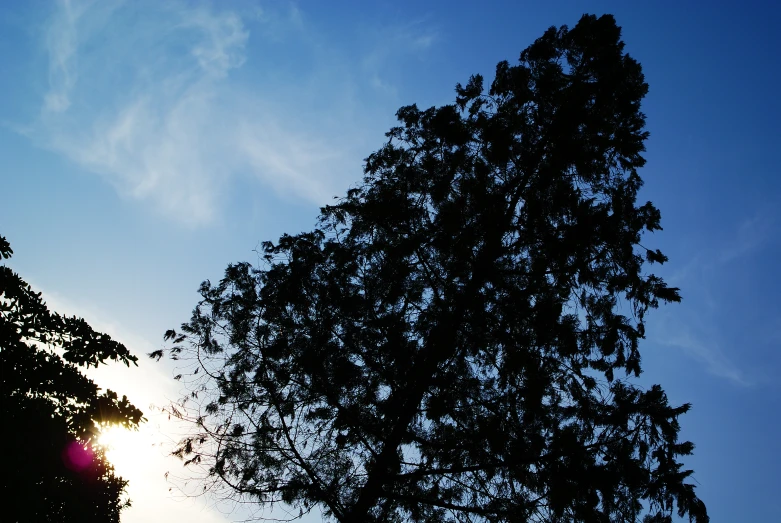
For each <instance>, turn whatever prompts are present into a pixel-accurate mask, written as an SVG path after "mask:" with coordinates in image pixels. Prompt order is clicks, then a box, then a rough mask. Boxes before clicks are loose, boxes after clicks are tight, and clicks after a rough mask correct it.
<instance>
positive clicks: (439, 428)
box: [151, 15, 708, 523]
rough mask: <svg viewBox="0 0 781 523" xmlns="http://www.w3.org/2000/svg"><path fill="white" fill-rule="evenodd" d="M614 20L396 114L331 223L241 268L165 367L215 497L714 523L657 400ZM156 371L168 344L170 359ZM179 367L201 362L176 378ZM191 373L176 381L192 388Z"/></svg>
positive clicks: (643, 225)
mask: <svg viewBox="0 0 781 523" xmlns="http://www.w3.org/2000/svg"><path fill="white" fill-rule="evenodd" d="M623 47H624V44H623V42H622V41H621V39H620V28H619V27H617V26H616V24H615V20H614V19H613V17H612V16H602V17H599V18H597V17H595V16H588V15H586V16H584V17H583V18H582V19H581V20H580V22H579V23H578V24H577V25H576V26H575V27H574V28H572V29H571V30H570V29H568V28H567V27H566V26H564V27H561V28H551V29H549V30H548V31H546V32H545V33H544V35H543V36H542V37H541V38H539V39H538V40H536V41H535V42H534V44H533V45H531V46H530V47H529V48H527V49H526V50H525V51H523V52H522V53H521V55H520V61H519V63H518V64H517V65H510V64H508V63H507V62H501V63H499V64H498V66H497V68H496V76H495V78H494V80H493V82H492V83H491V85H490V88H489V89H488V90H487V92H486V90H485V89H484V87H483V78H482V77H481V76H479V75H476V76H473V77H471V78H470V80H469V82H468V83H467V84H466V85H465V86H462V85H458V86H457V88H456V93H457V96H456V103H455V104H454V105H446V106H443V107H433V108H430V109H427V110H420V109H418V108H417V107H416V106H414V105H412V106H408V107H403V108H401V109H400V110H399V111H398V114H397V115H398V118H399V121H400V125H399V126H398V127H394V128H393V129H391V130H390V132H389V133H387V137H388V142H387V143H386V144H385V146H384V147H382V148H381V149H380V150H378V151H377V152H375V153H374V154H372V155H371V156H369V157H368V158H367V160H366V164H365V177H364V181H363V184H361V185H360V186H359V187H357V188H354V189H351V190H350V191H349V192H348V193H347V196H346V197H345V198H343V199H341V200H339V201H338V202H337V203H336V204H335V205H332V206H327V207H325V208H323V209H322V212H321V215H320V218H319V224H318V227H317V228H316V229H315V230H314V231H312V232H307V233H303V234H298V235H295V236H290V235H284V236H282V237H281V238H280V240H279V241H278V242H277V243H276V244H273V243H270V242H267V243H265V244H264V245H263V254H264V264H263V265H262V266H261V267H260V268H254V267H252V266H251V265H250V264H248V263H238V264H233V265H230V266H229V267H228V269H227V270H226V272H225V277H224V279H222V280H221V281H220V282H219V284H217V285H212V284H211V283H210V282H208V281H207V282H204V284H203V285H202V286H201V289H200V293H201V296H202V300H201V301H200V303H199V304H198V306H197V307H196V309H195V311H194V313H193V316H192V319H191V320H190V321H189V322H188V323H186V324H184V325H183V326H182V328H181V333H176V332H175V331H169V332H168V333H167V335H166V337H167V338H168V339H170V340H172V341H173V345H172V346H171V348H170V352H171V355H172V356H173V357H174V358H175V359H178V360H180V361H182V362H189V364H190V365H191V366H189V367H186V368H187V369H189V371H185V376H187V378H186V380H185V381H186V383H187V385H188V391H189V396H188V397H187V398H184V399H183V400H182V402H181V403H180V404H179V405H176V406H174V407H173V408H172V411H173V413H174V414H175V415H179V416H181V417H183V418H186V419H189V420H191V421H193V422H194V423H195V424H196V426H197V428H195V429H194V430H193V433H192V434H191V435H190V436H189V437H187V438H185V439H184V440H183V441H182V442H181V445H180V447H179V448H178V450H177V453H178V455H180V456H181V457H183V458H187V463H190V464H201V466H202V467H205V469H206V471H207V473H208V478H209V479H210V480H212V481H213V485H214V486H218V487H223V488H226V489H227V491H228V492H234V493H238V494H241V495H246V496H250V497H252V498H254V499H255V500H256V501H258V502H260V503H261V504H262V505H264V506H267V505H269V504H274V503H276V502H278V501H283V502H286V503H288V504H291V505H292V506H294V507H297V508H299V509H300V512H299V514H303V513H305V512H308V511H309V510H311V508H312V507H314V506H319V507H320V508H321V509H322V511H323V513H324V514H325V515H326V516H327V517H331V518H332V519H334V520H337V521H341V522H348V521H349V522H353V521H354V522H358V521H548V522H558V521H584V522H585V521H589V522H590V521H605V522H608V521H616V522H618V521H621V522H624V521H632V522H633V521H638V520H640V519H642V520H643V521H647V522H663V521H671V520H672V519H671V518H672V517H673V514H674V513H675V512H677V513H678V514H679V515H680V516H687V515H688V516H689V518H690V519H691V520H696V521H697V522H700V523H702V522H706V521H708V516H707V514H706V510H705V506H704V504H703V503H702V502H701V501H700V500H699V499H698V498H697V496H696V495H695V493H694V487H693V486H692V485H691V484H689V483H687V482H686V478H687V477H688V476H690V474H691V471H689V470H684V469H683V468H682V464H681V463H680V462H679V461H678V459H679V457H680V456H685V455H688V454H690V453H691V451H692V449H693V445H692V444H691V443H689V442H680V441H678V432H679V425H678V417H679V416H680V415H681V414H683V413H685V412H686V411H687V410H688V409H689V405H683V406H671V405H669V404H668V401H667V398H666V396H665V393H664V392H663V390H662V389H661V387H659V386H658V385H657V386H653V387H651V388H650V389H648V390H643V389H641V388H639V387H638V386H636V385H635V384H633V380H632V377H633V376H638V375H639V374H640V372H641V367H640V352H639V350H638V342H639V340H640V339H641V338H643V337H644V327H643V325H644V318H645V314H646V312H647V311H648V310H649V309H652V308H656V307H657V306H658V305H659V303H660V302H671V301H672V302H674V301H679V300H680V297H679V294H678V289H675V288H671V287H668V286H667V285H666V284H665V283H664V282H663V281H662V279H660V278H659V277H657V276H655V275H653V274H646V273H645V272H644V268H645V266H646V265H645V264H646V262H647V263H649V264H652V263H663V262H665V261H666V258H665V256H664V255H663V254H662V253H661V252H660V251H658V250H649V249H646V248H645V247H642V246H641V244H640V240H641V236H642V234H643V232H644V231H655V230H658V229H660V228H661V227H660V213H659V211H658V210H657V209H656V208H655V207H654V206H653V205H652V204H651V203H650V202H648V203H645V204H642V205H639V206H638V205H637V204H636V198H637V193H638V190H639V189H640V187H641V185H642V181H641V178H640V176H639V175H638V172H637V171H638V169H639V168H640V167H642V166H643V164H644V163H645V160H644V159H643V157H642V152H643V151H644V141H645V139H646V138H647V136H648V133H647V132H646V131H645V130H644V120H645V117H644V115H643V114H642V113H641V112H640V102H641V99H642V98H643V97H644V95H645V94H646V92H647V89H648V87H647V85H646V83H645V81H644V78H643V75H642V72H641V67H640V65H639V64H638V63H637V62H636V61H635V60H634V59H632V58H631V57H630V56H628V55H627V54H625V53H624V51H623ZM151 356H153V357H158V358H159V357H161V356H162V351H157V352H156V353H153V354H152V355H151ZM183 364H185V365H187V363H183ZM179 377H181V375H180V376H179Z"/></svg>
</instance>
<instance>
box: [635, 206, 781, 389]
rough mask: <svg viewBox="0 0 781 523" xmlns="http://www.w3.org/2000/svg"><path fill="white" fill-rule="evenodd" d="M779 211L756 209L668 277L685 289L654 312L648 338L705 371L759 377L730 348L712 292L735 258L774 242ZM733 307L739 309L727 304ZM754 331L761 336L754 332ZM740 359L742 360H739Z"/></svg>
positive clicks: (739, 379)
mask: <svg viewBox="0 0 781 523" xmlns="http://www.w3.org/2000/svg"><path fill="white" fill-rule="evenodd" d="M777 223H778V211H777V210H776V209H774V208H773V209H771V208H769V207H761V208H759V209H758V210H757V211H756V212H755V213H754V214H753V215H751V216H749V217H746V218H745V219H744V220H742V221H741V222H740V223H739V224H738V225H737V226H736V227H735V228H734V230H733V231H732V233H731V234H726V235H725V237H724V241H723V242H722V243H721V244H719V245H716V246H714V247H713V248H712V249H709V250H708V251H706V252H702V251H700V252H698V254H696V255H695V256H693V257H692V258H691V259H690V261H689V262H688V263H686V264H685V265H684V266H683V267H682V268H681V269H679V270H678V271H676V272H675V273H673V274H672V275H671V276H670V277H669V278H668V281H669V283H670V284H671V285H674V286H678V287H681V288H682V289H683V290H684V301H683V303H682V304H680V305H674V306H672V307H674V308H675V310H668V309H664V311H659V314H657V315H654V318H655V321H654V323H653V324H652V328H653V332H652V333H651V334H650V336H649V337H650V338H652V339H654V340H655V341H658V342H659V343H661V344H663V345H667V346H669V347H675V348H678V349H681V350H683V351H684V352H686V353H687V354H688V355H689V356H690V357H692V358H694V359H696V360H698V361H700V362H701V363H702V364H703V365H704V366H705V368H706V369H707V371H708V372H710V373H711V374H713V375H715V376H719V377H722V378H726V379H727V380H729V381H731V382H733V383H735V384H738V385H742V386H751V385H754V384H755V383H757V382H759V381H763V380H764V378H763V377H761V376H758V375H757V376H754V375H752V373H749V372H748V370H747V369H748V365H747V364H746V363H745V358H742V359H740V360H739V359H737V354H736V353H735V352H734V350H733V349H732V348H730V347H729V343H730V340H731V339H734V336H731V335H730V333H728V332H727V331H726V326H725V325H724V324H723V322H722V321H721V320H720V318H722V317H723V313H724V310H725V307H726V305H725V304H724V303H723V300H724V299H725V298H724V296H719V295H717V294H715V292H716V291H717V290H719V289H723V288H724V282H729V281H732V279H733V278H734V275H735V268H736V267H737V266H736V265H735V263H736V262H741V263H743V264H746V263H749V262H750V261H751V258H752V257H753V256H754V255H756V254H757V253H759V252H760V251H761V250H762V249H763V248H764V247H767V246H769V245H770V243H772V242H773V241H777V240H778V238H777V235H775V234H774V231H775V230H776V229H777V227H776V224H777ZM731 305H732V307H733V309H734V310H736V311H739V310H740V308H739V307H737V306H735V305H734V304H731ZM751 332H753V331H752V329H751V328H749V327H748V324H747V325H746V326H745V329H744V332H743V334H742V336H743V339H742V340H741V343H747V344H750V343H752V340H751V339H750V337H749V336H748V335H749V334H750V333H751ZM757 335H760V334H759V333H757ZM738 361H741V362H743V363H738Z"/></svg>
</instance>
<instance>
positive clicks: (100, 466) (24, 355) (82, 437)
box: [0, 236, 143, 522]
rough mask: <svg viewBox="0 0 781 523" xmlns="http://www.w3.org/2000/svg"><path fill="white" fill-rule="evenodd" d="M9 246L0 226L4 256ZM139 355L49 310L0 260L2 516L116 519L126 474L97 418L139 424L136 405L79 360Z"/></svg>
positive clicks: (92, 362) (8, 253)
mask: <svg viewBox="0 0 781 523" xmlns="http://www.w3.org/2000/svg"><path fill="white" fill-rule="evenodd" d="M12 253H13V251H12V250H11V247H10V245H9V243H8V241H7V240H6V239H5V238H3V237H1V236H0V256H1V257H2V258H4V259H7V258H10V256H11V254H12ZM107 360H113V361H119V362H122V363H124V364H125V365H128V366H129V364H130V363H133V364H135V363H136V360H137V358H136V357H135V356H133V355H131V354H130V352H129V351H128V350H127V348H125V346H124V345H122V344H121V343H118V342H116V341H114V340H112V339H111V338H110V337H109V336H108V335H106V334H101V333H98V332H95V331H94V330H92V328H91V327H90V326H89V325H88V324H87V322H86V321H84V320H83V319H81V318H77V317H65V316H61V315H59V314H57V313H55V312H51V311H49V309H48V307H47V306H46V304H45V303H44V302H43V300H42V299H41V294H40V293H36V292H34V291H33V290H32V288H31V287H30V286H29V285H28V284H27V283H26V282H25V281H24V280H23V279H22V278H21V277H19V275H18V274H16V273H15V272H13V271H12V270H11V269H10V268H8V267H7V266H5V265H2V266H0V368H2V373H3V379H2V391H1V393H2V411H1V412H0V417H1V418H2V420H3V427H4V429H5V430H3V432H2V434H3V435H2V448H3V450H4V455H3V465H4V469H5V473H4V474H3V477H2V492H3V496H2V497H3V499H4V506H3V521H9V522H27V521H62V522H93V521H94V522H98V521H99V522H112V521H113V522H118V521H119V513H120V511H121V510H122V509H123V508H124V507H126V506H128V505H129V504H130V502H129V501H127V500H126V499H123V492H124V489H125V486H126V484H127V482H126V481H125V480H123V479H122V478H120V477H118V476H116V475H115V474H114V470H113V468H112V466H111V464H110V463H108V462H107V461H106V457H105V455H104V450H103V449H102V448H101V447H99V446H93V445H92V444H91V442H92V441H94V438H95V436H96V435H97V432H98V431H99V429H100V427H101V426H103V425H106V424H116V425H121V426H124V427H127V428H135V427H137V425H138V424H139V422H141V421H142V419H143V418H142V413H141V411H140V410H138V409H137V408H135V407H134V406H133V405H131V404H130V402H129V401H128V399H127V397H125V396H123V397H122V398H121V399H120V398H119V396H118V395H117V394H116V393H115V392H113V391H111V390H106V391H105V392H102V393H101V392H100V389H99V388H98V386H97V385H96V384H95V383H94V382H92V380H90V379H88V378H87V377H86V376H85V375H84V374H82V373H81V371H80V369H79V367H90V366H92V367H97V366H98V365H100V364H101V363H106V361H107Z"/></svg>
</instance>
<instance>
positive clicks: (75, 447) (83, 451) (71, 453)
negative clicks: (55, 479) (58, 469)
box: [62, 441, 94, 472]
mask: <svg viewBox="0 0 781 523" xmlns="http://www.w3.org/2000/svg"><path fill="white" fill-rule="evenodd" d="M93 459H94V456H93V455H92V450H91V449H90V448H89V447H87V446H85V445H84V444H83V443H80V442H78V441H71V442H70V443H68V444H67V445H66V446H65V449H64V450H63V451H62V461H63V463H64V464H65V466H66V467H68V468H69V469H70V470H72V471H74V472H80V471H82V470H84V469H85V468H87V467H89V466H90V464H91V463H92V460H93Z"/></svg>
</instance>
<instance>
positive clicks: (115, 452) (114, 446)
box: [98, 426, 149, 476]
mask: <svg viewBox="0 0 781 523" xmlns="http://www.w3.org/2000/svg"><path fill="white" fill-rule="evenodd" d="M143 436H144V434H142V433H141V432H139V431H135V430H127V429H125V428H122V427H118V426H109V427H105V428H103V430H101V432H100V436H98V444H99V445H100V446H101V447H103V448H104V449H105V451H106V458H108V461H109V462H110V463H111V464H112V465H114V469H115V470H116V471H117V473H118V474H119V475H121V476H128V475H132V474H133V473H134V472H135V471H136V469H138V468H139V466H142V463H141V462H143V461H144V459H143V458H144V457H146V454H147V453H148V450H149V449H148V447H149V445H148V444H145V443H146V439H147V438H144V437H143Z"/></svg>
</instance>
